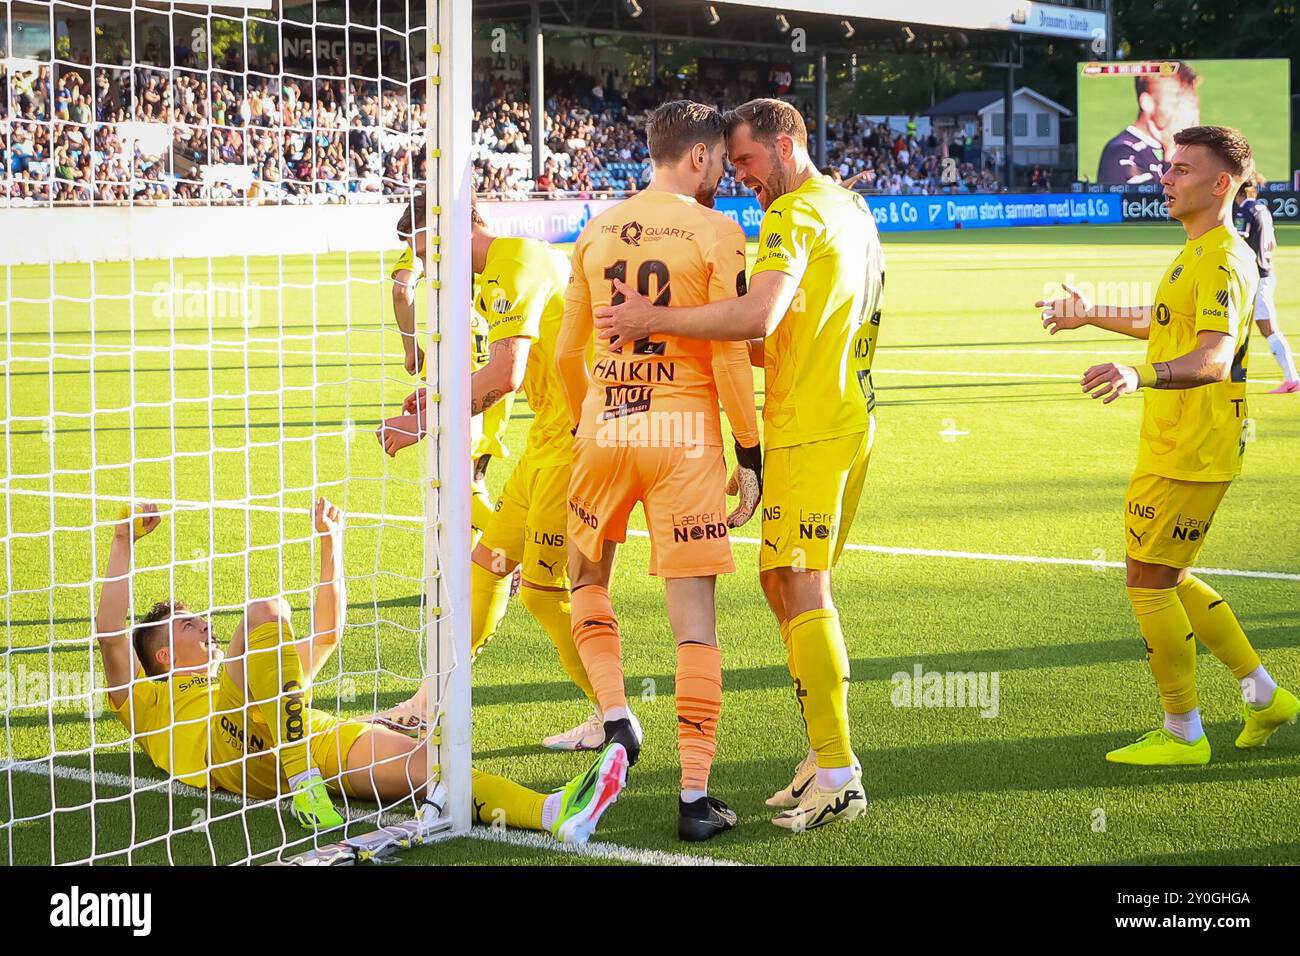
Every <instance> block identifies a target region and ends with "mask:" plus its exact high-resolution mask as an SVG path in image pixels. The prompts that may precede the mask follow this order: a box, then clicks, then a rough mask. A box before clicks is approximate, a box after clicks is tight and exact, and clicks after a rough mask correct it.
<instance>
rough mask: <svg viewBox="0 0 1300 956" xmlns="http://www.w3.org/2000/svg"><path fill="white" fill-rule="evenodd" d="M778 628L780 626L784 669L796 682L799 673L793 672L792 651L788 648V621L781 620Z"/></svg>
mask: <svg viewBox="0 0 1300 956" xmlns="http://www.w3.org/2000/svg"><path fill="white" fill-rule="evenodd" d="M780 628H781V643H782V644H783V645H785V667H786V670H788V671H789V672H790V680H791V681H794V682H796V683H797V682H798V680H799V675H798V674H796V673H795V670H794V651H793V650H792V649H791V648H790V622H789V621H782V622H781V623H780Z"/></svg>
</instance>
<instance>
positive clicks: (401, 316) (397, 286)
mask: <svg viewBox="0 0 1300 956" xmlns="http://www.w3.org/2000/svg"><path fill="white" fill-rule="evenodd" d="M415 218H417V219H419V221H420V222H423V219H422V218H421V217H419V216H418V215H417V217H415ZM398 234H399V235H400V236H402V237H403V239H404V240H405V241H406V242H407V246H406V248H405V249H404V250H402V254H401V255H400V256H399V257H398V259H397V261H396V262H395V263H394V264H393V268H392V271H391V272H390V273H389V278H391V279H392V281H393V313H394V315H395V317H396V319H397V328H398V332H399V334H400V335H401V336H402V348H403V349H404V350H405V352H406V368H407V371H408V372H410V373H411V374H418V375H419V376H420V378H421V379H423V380H425V381H427V380H428V369H427V368H426V367H425V356H424V350H423V349H421V348H420V347H419V345H418V343H417V341H416V340H417V333H416V331H415V290H416V288H417V286H418V284H419V281H420V278H421V276H423V275H424V263H423V262H422V261H421V259H420V258H419V257H418V256H417V255H416V244H417V243H422V242H423V233H422V231H421V232H420V233H418V234H417V235H415V236H413V235H412V232H411V219H410V218H409V217H408V216H407V215H403V217H402V220H401V222H400V223H399V224H398ZM470 349H471V351H470V371H471V372H476V371H478V370H479V369H481V368H482V367H483V366H484V365H486V364H487V361H488V327H487V320H486V319H485V318H484V316H483V315H481V314H480V313H479V312H478V311H473V312H471V313H470ZM513 403H514V396H513V395H511V396H507V397H506V398H505V400H503V401H501V402H499V403H498V404H496V405H494V406H493V407H492V408H490V409H488V410H487V411H486V412H485V413H484V414H483V415H482V417H481V418H480V417H475V418H471V419H470V451H469V454H470V460H471V461H472V462H473V469H474V471H473V480H472V483H471V486H470V487H471V492H472V494H473V498H472V500H471V503H470V506H471V510H470V525H471V527H473V528H474V530H475V533H476V537H477V534H478V533H481V532H482V530H483V527H484V525H485V524H486V523H487V520H488V516H489V515H490V514H491V513H492V497H491V495H490V494H489V493H488V488H487V467H488V463H489V462H490V461H491V460H492V459H493V458H505V457H508V456H509V454H510V452H509V449H507V448H506V444H505V435H506V428H508V427H509V425H510V411H511V406H512V405H513ZM416 437H417V436H416V434H415V433H414V432H412V435H411V436H409V438H410V440H409V441H406V442H405V444H410V443H411V442H413V441H414V440H415V438H416Z"/></svg>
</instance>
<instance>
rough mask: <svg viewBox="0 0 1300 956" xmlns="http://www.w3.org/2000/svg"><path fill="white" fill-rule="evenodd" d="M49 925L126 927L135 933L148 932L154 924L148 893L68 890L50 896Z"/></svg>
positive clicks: (136, 934)
mask: <svg viewBox="0 0 1300 956" xmlns="http://www.w3.org/2000/svg"><path fill="white" fill-rule="evenodd" d="M50 925H51V926H57V927H68V928H74V927H99V926H105V927H109V926H117V927H129V928H130V929H131V933H132V935H134V936H148V935H149V932H150V930H151V929H152V928H153V896H152V894H150V893H93V892H86V893H82V892H81V889H80V887H77V886H74V887H73V888H72V889H71V891H70V892H67V893H55V894H54V895H53V896H51V897H50Z"/></svg>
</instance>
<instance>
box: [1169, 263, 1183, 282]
mask: <svg viewBox="0 0 1300 956" xmlns="http://www.w3.org/2000/svg"><path fill="white" fill-rule="evenodd" d="M1182 274H1183V266H1182V264H1181V263H1179V264H1178V265H1176V266H1174V271H1173V272H1171V273H1169V284H1170V285H1173V284H1174V283H1175V282H1177V281H1178V277H1179V276H1180V275H1182Z"/></svg>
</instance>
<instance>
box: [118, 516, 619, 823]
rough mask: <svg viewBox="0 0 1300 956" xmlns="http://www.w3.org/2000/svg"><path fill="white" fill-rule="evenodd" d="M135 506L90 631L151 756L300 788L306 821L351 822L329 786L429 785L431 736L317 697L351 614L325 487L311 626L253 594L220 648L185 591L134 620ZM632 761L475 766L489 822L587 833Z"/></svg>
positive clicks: (282, 790) (380, 797)
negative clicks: (557, 772)
mask: <svg viewBox="0 0 1300 956" xmlns="http://www.w3.org/2000/svg"><path fill="white" fill-rule="evenodd" d="M140 515H141V516H140V517H138V518H136V519H135V520H131V518H130V516H129V515H124V520H123V521H121V522H120V523H119V524H117V525H116V527H115V528H114V530H113V544H112V547H111V549H110V551H109V557H108V566H107V569H106V570H105V572H104V582H105V583H104V587H103V590H102V592H101V594H100V601H99V611H98V613H97V614H96V617H95V637H96V639H97V640H98V642H99V649H100V654H101V655H102V657H103V661H104V674H105V677H106V679H107V682H108V699H109V703H110V704H111V706H112V709H113V713H115V714H116V715H117V717H118V719H119V720H121V721H122V723H123V725H124V726H125V727H126V729H127V730H128V731H129V732H130V733H131V735H132V739H133V740H134V741H135V742H136V743H138V744H139V745H140V746H141V748H142V749H143V750H144V751H145V753H146V754H148V755H149V758H150V759H151V760H152V761H153V763H154V765H155V766H157V767H158V768H159V769H160V770H162V771H164V772H165V773H167V774H170V775H171V776H172V777H174V778H176V779H178V780H180V781H182V782H184V783H188V784H191V785H192V786H196V787H201V788H205V789H206V788H208V787H211V788H213V789H221V790H226V791H228V792H230V793H234V794H239V795H242V796H245V797H249V798H252V799H255V800H271V799H275V798H278V797H279V796H281V795H286V794H291V795H292V808H293V813H294V816H295V817H297V819H298V822H299V823H300V824H301V825H302V826H303V827H305V828H307V829H317V828H319V829H324V828H330V827H338V826H342V824H343V818H342V817H341V816H340V815H339V813H338V811H337V810H335V808H334V805H333V803H332V801H331V799H330V793H331V792H333V793H345V794H346V795H347V796H349V797H352V798H360V799H364V800H374V801H377V802H380V803H392V802H394V801H398V800H403V799H407V798H410V799H414V800H420V799H422V798H423V796H424V784H425V766H426V760H427V756H426V753H425V745H424V744H423V743H421V742H419V741H416V740H413V739H411V738H410V737H408V736H406V735H405V734H402V733H398V732H397V731H395V730H390V729H388V728H386V727H381V726H378V725H376V724H373V723H368V722H366V721H362V720H347V719H340V718H338V717H335V716H333V715H331V714H327V713H326V712H324V711H322V710H318V709H316V708H314V707H312V706H311V684H312V680H313V678H314V677H315V676H316V675H317V674H318V673H320V670H321V668H322V667H323V666H324V664H325V662H326V661H327V660H328V659H329V657H330V655H331V654H332V653H333V652H334V650H335V648H336V647H337V646H338V644H339V641H340V640H341V639H342V636H343V627H344V624H345V614H346V607H347V605H346V598H345V596H344V588H343V580H344V578H343V516H342V514H341V513H340V512H339V511H338V509H336V508H335V507H334V506H333V505H331V504H330V503H329V502H327V501H325V499H323V498H322V499H320V500H318V501H317V502H316V506H315V515H314V520H315V529H316V533H317V534H318V536H319V538H318V541H319V546H320V555H321V559H320V560H321V567H320V581H319V583H318V584H317V585H316V587H315V589H314V593H313V599H312V611H311V633H310V635H309V636H308V637H306V638H303V639H297V638H295V636H294V633H293V627H292V624H291V623H290V609H289V605H288V604H287V603H286V602H285V601H284V600H283V599H282V598H270V599H266V600H258V601H252V602H250V603H249V604H248V606H247V608H246V609H245V612H244V616H243V617H242V618H241V620H240V622H239V624H237V625H236V626H235V630H234V633H233V634H232V635H231V638H230V644H229V647H228V649H227V653H226V655H225V657H224V660H223V659H222V655H221V652H220V651H219V650H218V648H217V645H216V643H215V641H214V640H213V637H212V631H211V627H210V625H209V624H208V622H207V621H206V620H205V619H204V618H203V617H202V616H201V615H199V614H194V613H191V612H190V611H189V610H188V609H187V608H186V607H185V605H184V604H183V603H181V602H179V601H175V600H164V601H159V602H158V603H157V604H155V605H154V606H153V609H152V610H151V611H150V612H149V613H148V614H147V615H145V617H144V618H143V619H141V620H140V621H139V622H138V623H137V624H136V625H135V627H134V628H131V627H130V625H129V616H130V602H131V574H132V559H133V556H134V550H135V546H136V542H137V540H138V539H139V538H142V537H144V536H145V535H147V534H149V533H150V532H151V531H153V530H154V529H155V528H156V527H157V526H158V524H159V522H160V521H161V519H160V518H159V516H158V509H157V507H156V506H154V505H143V506H142V507H141V509H140ZM245 741H247V748H246V747H245ZM626 770H627V755H626V753H625V752H624V751H623V750H622V749H621V748H619V747H612V748H607V749H606V750H605V751H603V752H602V753H601V754H600V756H599V757H598V759H597V760H596V762H595V763H594V764H593V765H592V767H591V768H590V769H589V770H587V771H586V772H585V773H583V774H581V775H580V776H578V777H576V778H574V779H573V780H572V781H570V782H569V784H568V785H567V786H566V787H565V788H564V789H563V790H562V791H557V792H556V793H552V794H549V795H547V794H543V793H537V792H535V791H533V790H529V789H527V788H526V787H521V786H519V785H518V784H516V783H512V782H511V781H509V780H506V779H504V778H503V777H497V776H493V775H492V774H486V773H478V772H477V771H475V773H474V779H473V791H474V810H475V814H476V817H477V820H478V822H480V823H488V824H490V823H492V822H494V821H495V820H497V819H504V821H505V823H506V824H507V825H508V826H515V827H522V828H525V829H530V830H546V829H549V830H550V831H551V832H552V833H553V834H555V835H556V836H557V837H558V838H559V839H561V840H565V841H567V842H582V841H584V840H586V839H587V837H588V836H589V835H590V834H591V831H592V830H593V829H594V828H595V826H596V823H597V821H599V819H600V815H601V814H602V813H603V812H604V810H605V809H606V808H607V807H608V806H609V805H610V804H611V803H613V801H614V799H615V798H616V797H617V796H618V793H619V791H620V789H621V788H622V785H623V781H624V779H625V777H626Z"/></svg>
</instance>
